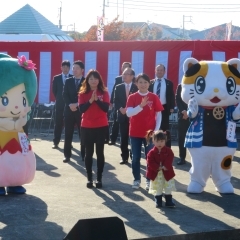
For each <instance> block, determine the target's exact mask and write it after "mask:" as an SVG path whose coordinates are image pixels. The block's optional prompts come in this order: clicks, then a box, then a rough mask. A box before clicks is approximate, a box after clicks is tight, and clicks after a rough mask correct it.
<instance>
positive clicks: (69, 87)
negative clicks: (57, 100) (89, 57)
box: [63, 77, 85, 115]
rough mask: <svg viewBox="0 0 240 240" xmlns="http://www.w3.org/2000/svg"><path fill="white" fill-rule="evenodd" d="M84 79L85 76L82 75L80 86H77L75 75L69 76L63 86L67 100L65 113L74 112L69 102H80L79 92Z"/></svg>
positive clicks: (64, 97) (64, 96)
mask: <svg viewBox="0 0 240 240" xmlns="http://www.w3.org/2000/svg"><path fill="white" fill-rule="evenodd" d="M84 80H85V78H84V77H82V78H81V81H80V83H79V84H78V87H77V88H76V86H75V77H70V78H67V80H66V82H65V85H64V88H63V99H64V102H65V107H64V115H68V114H71V113H73V111H72V110H71V109H70V107H69V104H71V103H77V102H78V93H79V90H80V88H81V86H82V83H83V81H84Z"/></svg>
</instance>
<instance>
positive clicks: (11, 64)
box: [0, 54, 37, 195]
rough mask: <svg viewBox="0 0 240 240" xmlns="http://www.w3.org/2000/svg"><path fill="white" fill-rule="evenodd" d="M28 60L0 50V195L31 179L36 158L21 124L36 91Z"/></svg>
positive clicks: (21, 190)
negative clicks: (12, 56)
mask: <svg viewBox="0 0 240 240" xmlns="http://www.w3.org/2000/svg"><path fill="white" fill-rule="evenodd" d="M34 65H35V64H33V63H32V61H30V60H26V58H25V57H24V56H21V57H19V58H18V59H15V58H11V57H10V56H9V55H6V54H0V97H1V98H0V195H5V194H6V193H15V194H22V193H25V192H26V189H25V188H24V187H22V185H23V184H26V183H29V182H31V181H32V180H33V178H34V175H35V171H36V158H35V155H34V153H33V152H32V149H31V145H30V144H29V141H28V138H27V136H26V134H25V133H24V132H23V126H24V125H25V124H26V123H27V117H28V116H27V115H28V112H29V111H30V110H31V107H30V106H31V105H32V104H33V101H34V99H35V97H36V93H37V78H36V74H35V71H34V68H35V67H34Z"/></svg>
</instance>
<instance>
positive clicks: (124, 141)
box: [119, 122, 129, 164]
mask: <svg viewBox="0 0 240 240" xmlns="http://www.w3.org/2000/svg"><path fill="white" fill-rule="evenodd" d="M119 128H120V135H121V142H120V147H121V157H122V161H120V164H125V163H127V161H128V158H129V149H128V138H129V133H128V132H129V123H128V122H123V123H120V124H119Z"/></svg>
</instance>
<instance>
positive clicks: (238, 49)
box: [0, 41, 240, 103]
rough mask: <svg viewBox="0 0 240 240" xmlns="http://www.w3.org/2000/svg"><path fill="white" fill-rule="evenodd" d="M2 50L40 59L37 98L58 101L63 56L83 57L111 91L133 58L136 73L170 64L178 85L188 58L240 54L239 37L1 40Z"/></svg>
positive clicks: (223, 57) (168, 72) (169, 72)
mask: <svg viewBox="0 0 240 240" xmlns="http://www.w3.org/2000/svg"><path fill="white" fill-rule="evenodd" d="M0 52H4V53H7V54H9V55H11V56H12V57H17V56H21V55H25V56H26V57H27V58H28V59H31V60H33V62H34V63H36V67H37V69H36V74H37V77H38V95H37V97H36V102H38V103H49V102H50V101H54V97H53V94H52V91H51V87H52V86H51V85H52V84H51V82H52V79H53V76H54V75H56V74H59V73H60V72H61V69H60V67H61V62H62V60H69V61H70V62H71V63H73V62H74V60H82V61H83V62H84V63H85V73H87V72H88V70H89V69H91V68H93V69H97V70H98V71H99V72H100V73H101V75H102V77H103V79H104V82H105V84H106V85H107V87H108V89H109V92H110V93H111V91H112V87H113V84H114V79H115V77H116V76H118V75H120V74H121V72H120V69H121V64H122V62H125V61H128V62H132V67H133V69H134V70H135V72H136V74H138V73H141V72H145V73H147V74H148V75H149V76H150V77H151V78H154V69H155V66H156V64H159V63H162V64H164V65H165V67H166V76H165V77H167V78H168V79H170V80H172V81H173V83H174V88H175V89H176V87H177V84H178V82H180V81H181V78H182V75H183V70H182V65H183V62H184V60H185V59H186V58H188V57H191V56H192V57H195V58H196V59H198V60H221V61H225V60H228V59H230V58H240V42H237V41H166V42H160V41H151V42H150V41H149V42H147V41H146V42H143V41H132V42H39V43H38V42H0Z"/></svg>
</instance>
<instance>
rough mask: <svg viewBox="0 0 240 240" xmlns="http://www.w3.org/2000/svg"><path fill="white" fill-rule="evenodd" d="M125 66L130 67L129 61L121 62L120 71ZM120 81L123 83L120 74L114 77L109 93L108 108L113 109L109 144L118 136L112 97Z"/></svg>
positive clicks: (112, 143) (117, 124)
mask: <svg viewBox="0 0 240 240" xmlns="http://www.w3.org/2000/svg"><path fill="white" fill-rule="evenodd" d="M127 67H128V68H131V63H130V62H124V63H123V64H122V69H121V72H123V71H124V69H125V68H127ZM121 83H123V79H122V75H120V76H118V77H116V78H115V83H114V86H113V90H112V93H111V99H110V108H112V109H113V125H112V129H111V134H110V140H111V142H109V145H115V143H116V140H117V137H118V132H119V123H118V122H117V111H116V108H115V106H114V103H113V99H114V92H115V87H116V86H117V85H118V84H121Z"/></svg>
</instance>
